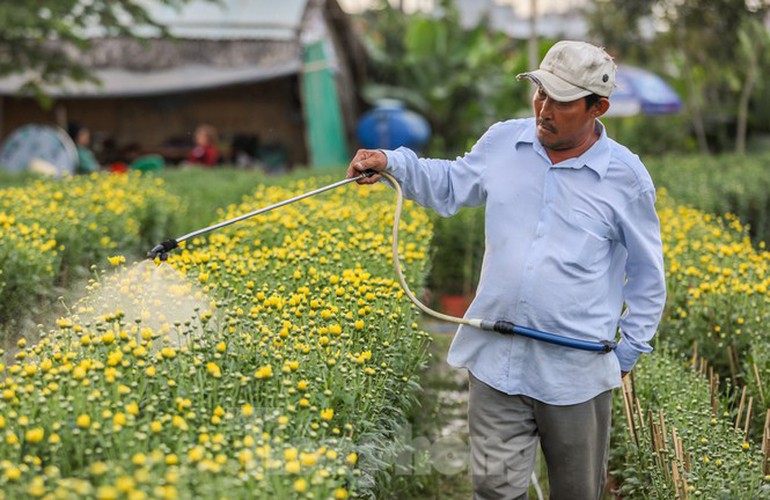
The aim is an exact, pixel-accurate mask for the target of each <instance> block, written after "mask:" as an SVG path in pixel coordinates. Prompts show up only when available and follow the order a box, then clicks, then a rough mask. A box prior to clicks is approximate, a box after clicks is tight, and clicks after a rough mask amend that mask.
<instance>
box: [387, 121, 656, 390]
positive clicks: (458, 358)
mask: <svg viewBox="0 0 770 500" xmlns="http://www.w3.org/2000/svg"><path fill="white" fill-rule="evenodd" d="M597 127H598V128H599V129H600V130H601V137H600V138H599V140H598V141H597V142H596V143H594V145H593V146H591V148H590V149H588V150H587V151H586V152H585V153H583V154H582V155H580V156H579V157H576V158H572V159H569V160H565V161H563V162H560V163H557V164H555V165H554V164H553V163H552V162H551V160H550V159H549V158H548V155H547V154H546V151H545V150H544V148H543V146H542V144H540V142H539V141H538V139H537V135H536V130H535V122H534V119H532V118H530V119H525V120H510V121H506V122H501V123H497V124H495V125H493V126H492V127H491V128H490V129H489V130H488V131H487V132H486V133H485V134H484V135H483V136H482V137H481V139H479V141H478V142H477V143H476V145H475V146H474V147H473V149H472V150H471V151H470V152H469V153H467V154H465V156H463V157H458V158H457V159H456V160H454V161H449V160H436V159H421V158H418V157H417V155H416V154H415V153H414V152H412V151H411V150H409V149H406V148H399V149H397V150H395V151H385V154H386V155H387V157H388V171H389V172H391V173H392V174H393V176H394V177H395V178H396V179H398V180H399V182H400V183H401V185H402V187H403V190H404V194H405V195H406V197H407V198H410V199H412V200H415V201H416V202H417V203H419V204H420V205H423V206H425V207H429V208H432V209H434V210H436V211H437V212H439V213H440V214H441V215H443V216H445V217H446V216H450V215H452V214H454V213H456V212H457V211H458V210H459V209H460V208H461V207H464V206H477V205H485V218H486V228H485V233H486V235H485V243H486V249H485V253H484V262H483V265H482V269H481V278H480V282H479V286H478V289H477V291H476V297H475V299H474V300H473V303H472V304H471V306H470V308H469V309H468V312H467V313H466V317H468V318H479V319H486V320H491V321H497V320H506V321H511V322H513V323H515V324H517V325H521V326H526V327H530V328H535V329H537V330H542V331H546V332H550V333H555V334H559V335H563V336H566V337H572V338H576V339H583V340H589V341H602V340H614V339H616V336H617V334H618V330H619V331H620V337H621V339H620V343H619V344H618V347H617V349H616V350H615V351H614V352H613V353H610V354H597V353H594V352H587V351H580V350H577V349H572V348H567V347H561V346H556V345H552V344H548V343H545V342H542V341H537V340H532V339H528V338H525V337H521V336H518V335H513V336H511V335H503V334H500V333H496V332H490V331H485V330H480V329H476V328H473V327H470V326H461V327H460V328H459V329H458V330H457V334H456V335H455V338H454V341H453V342H452V346H451V347H450V350H449V357H448V361H449V363H450V364H451V365H453V366H456V367H465V368H467V369H469V370H470V371H471V373H473V375H474V376H475V377H477V378H478V379H479V380H481V381H483V382H485V383H486V384H488V385H490V386H492V387H494V388H495V389H498V390H500V391H503V392H505V393H507V394H519V395H525V396H529V397H532V398H535V399H537V400H540V401H543V402H545V403H549V404H554V405H569V404H576V403H581V402H584V401H587V400H589V399H591V398H593V397H594V396H596V395H598V394H600V393H602V392H604V391H606V390H608V389H611V388H614V387H618V386H620V383H621V379H620V371H621V370H623V371H630V370H631V369H632V368H633V366H634V363H635V362H636V360H637V359H638V358H639V356H640V354H641V353H643V352H649V351H651V350H652V348H651V347H650V344H649V342H650V340H651V339H652V337H653V335H654V334H655V331H656V329H657V326H658V322H659V321H660V317H661V313H662V311H663V306H664V304H665V300H666V286H665V273H664V267H663V252H662V244H661V239H660V223H659V221H658V216H657V214H656V212H655V188H654V186H653V183H652V180H651V179H650V176H649V174H648V173H647V170H646V169H645V167H644V165H643V164H642V162H641V161H640V160H639V158H638V157H637V156H636V155H634V154H633V153H631V152H630V151H629V150H628V149H627V148H625V147H624V146H621V145H620V144H618V143H617V142H615V141H614V140H612V139H610V138H608V137H607V134H606V131H605V130H604V127H603V126H602V125H601V123H600V122H598V121H597ZM624 303H625V305H626V308H625V310H624V311H623V314H622V315H621V311H622V310H623V305H624Z"/></svg>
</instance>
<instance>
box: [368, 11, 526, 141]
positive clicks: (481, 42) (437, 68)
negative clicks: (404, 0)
mask: <svg viewBox="0 0 770 500" xmlns="http://www.w3.org/2000/svg"><path fill="white" fill-rule="evenodd" d="M441 8H442V11H443V15H441V16H438V17H429V16H426V15H421V14H412V15H405V14H403V13H401V12H399V11H397V10H395V9H393V8H392V7H390V6H389V5H388V4H387V3H386V4H385V5H384V7H383V8H382V9H380V10H378V11H375V12H371V13H369V17H368V18H366V19H365V23H366V26H365V27H364V29H363V30H362V33H363V34H364V42H365V44H366V46H367V53H368V56H369V65H368V66H369V68H370V75H369V83H368V84H367V85H366V86H365V88H364V94H365V96H366V98H367V99H368V100H369V101H370V102H374V101H376V100H377V99H379V98H384V97H390V98H396V99H400V100H402V101H404V102H405V103H406V104H407V106H408V107H410V108H412V109H414V110H415V111H417V112H419V113H421V114H422V115H423V116H424V117H425V118H426V119H427V120H428V122H429V123H430V125H431V128H432V129H433V137H432V138H431V143H430V144H429V147H428V153H429V154H437V155H441V156H446V155H450V156H451V155H454V154H461V153H463V152H464V151H467V148H468V147H470V146H471V145H472V143H473V141H474V140H475V139H477V138H478V137H479V136H480V135H481V134H482V133H483V132H484V130H486V128H487V127H489V125H491V124H492V123H494V122H495V121H498V120H501V119H504V118H509V117H511V116H512V115H515V114H516V113H520V112H524V110H526V109H528V102H529V101H528V98H527V91H528V89H529V86H528V85H526V84H525V83H517V82H516V81H515V79H514V76H515V75H516V74H517V73H519V72H523V71H526V53H525V51H523V50H522V47H521V45H522V43H521V42H516V41H513V40H511V39H509V38H508V37H507V36H505V35H504V34H502V33H494V32H492V31H491V30H490V29H489V28H488V27H487V26H486V24H485V23H484V22H482V23H480V24H479V25H478V26H475V27H473V28H471V29H467V28H465V27H463V26H462V25H461V23H460V18H459V14H458V12H457V10H456V9H455V8H454V5H453V4H452V2H451V1H448V0H444V1H442V3H441Z"/></svg>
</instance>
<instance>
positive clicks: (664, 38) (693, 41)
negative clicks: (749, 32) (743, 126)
mask: <svg viewBox="0 0 770 500" xmlns="http://www.w3.org/2000/svg"><path fill="white" fill-rule="evenodd" d="M767 10H768V2H767V1H766V0H758V1H751V2H747V1H746V0H710V1H709V2H703V1H702V0H597V1H596V2H595V3H594V9H593V11H592V12H591V13H590V15H589V19H590V21H589V24H590V26H591V30H592V32H593V33H594V34H595V35H596V36H597V37H600V38H601V39H602V40H603V41H604V43H605V45H607V46H608V47H610V48H611V49H612V50H613V51H615V52H616V53H618V54H619V55H620V56H621V57H622V58H623V60H625V61H628V62H636V63H639V64H643V65H645V66H648V67H650V68H651V69H654V70H657V71H658V72H660V73H662V74H666V75H668V76H670V77H673V78H676V79H678V80H679V82H681V83H682V88H683V89H684V94H685V98H686V102H687V112H688V114H689V117H690V118H691V122H692V127H693V131H694V132H695V135H696V137H697V139H698V143H699V146H700V149H701V150H703V151H708V150H711V149H712V148H713V149H724V148H725V147H727V145H728V143H729V142H730V141H732V140H733V137H734V136H733V134H731V133H730V130H731V129H732V128H733V127H736V126H739V125H740V121H741V118H740V113H741V111H740V110H741V109H745V100H746V99H749V100H750V97H751V92H752V91H753V90H754V88H755V84H754V83H751V84H748V85H747V84H746V83H747V79H749V80H751V79H754V78H756V75H754V76H752V73H751V71H755V70H756V71H757V75H759V74H761V73H762V72H763V71H767V69H768V68H767V65H766V64H767V63H766V62H763V59H762V58H758V59H757V60H756V61H755V63H756V64H765V66H764V67H760V66H757V67H756V68H755V69H752V70H750V71H749V70H748V66H746V65H747V64H749V65H750V64H754V63H752V62H751V57H752V56H749V55H748V54H747V53H746V52H745V51H746V50H750V51H757V50H761V49H759V46H757V45H756V44H749V45H750V46H751V47H753V48H748V47H747V46H746V44H745V40H744V41H743V42H742V41H741V38H742V37H745V36H746V35H745V30H746V29H748V28H747V26H749V24H747V23H749V22H751V21H752V20H753V21H754V22H761V20H762V19H764V16H765V15H766V14H767ZM741 33H743V34H741ZM742 47H743V48H742ZM765 50H766V49H765ZM737 80H740V82H739V83H736V81H737ZM741 91H743V92H747V95H744V96H743V97H741ZM742 99H743V101H741V100H742Z"/></svg>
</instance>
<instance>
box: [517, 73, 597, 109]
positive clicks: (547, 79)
mask: <svg viewBox="0 0 770 500" xmlns="http://www.w3.org/2000/svg"><path fill="white" fill-rule="evenodd" d="M522 78H526V79H527V80H530V81H531V82H532V83H534V84H535V85H537V86H539V87H543V90H545V93H546V94H548V97H550V98H551V99H553V100H554V101H559V102H570V101H576V100H578V99H580V98H581V97H585V96H587V95H590V94H591V91H589V90H586V89H582V88H580V87H576V86H575V85H572V84H571V83H569V82H568V81H567V80H564V79H562V78H559V77H558V76H556V75H554V74H553V73H551V72H549V71H544V70H542V69H536V70H535V71H530V72H529V73H521V74H519V75H516V79H517V80H521V79H522Z"/></svg>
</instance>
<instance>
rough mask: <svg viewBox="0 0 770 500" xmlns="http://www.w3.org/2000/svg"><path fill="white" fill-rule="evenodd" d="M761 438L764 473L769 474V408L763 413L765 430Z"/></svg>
mask: <svg viewBox="0 0 770 500" xmlns="http://www.w3.org/2000/svg"><path fill="white" fill-rule="evenodd" d="M763 434H764V439H763V452H764V455H763V456H764V458H765V467H764V469H765V471H764V472H765V474H770V410H767V414H765V432H764V433H763Z"/></svg>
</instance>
